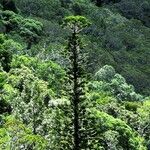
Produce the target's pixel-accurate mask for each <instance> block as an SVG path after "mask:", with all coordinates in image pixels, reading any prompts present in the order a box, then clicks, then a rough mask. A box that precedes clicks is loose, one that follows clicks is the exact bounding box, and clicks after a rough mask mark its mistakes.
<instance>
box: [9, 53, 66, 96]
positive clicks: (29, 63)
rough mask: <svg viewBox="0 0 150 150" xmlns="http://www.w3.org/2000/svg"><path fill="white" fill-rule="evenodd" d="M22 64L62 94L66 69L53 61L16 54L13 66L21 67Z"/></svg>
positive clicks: (57, 92)
mask: <svg viewBox="0 0 150 150" xmlns="http://www.w3.org/2000/svg"><path fill="white" fill-rule="evenodd" d="M22 65H24V66H26V67H28V68H30V69H31V70H32V71H33V72H34V74H36V76H37V77H39V78H40V79H42V80H44V81H47V82H48V86H49V87H50V88H51V89H53V90H54V91H55V93H56V94H58V95H60V94H61V92H62V90H63V89H62V88H63V87H62V84H63V83H64V79H65V71H64V70H63V69H62V68H61V67H60V66H59V65H58V64H56V63H54V62H52V61H42V60H40V59H37V58H34V57H28V56H23V55H22V56H15V57H14V58H13V60H12V63H11V67H12V68H20V67H21V66H22Z"/></svg>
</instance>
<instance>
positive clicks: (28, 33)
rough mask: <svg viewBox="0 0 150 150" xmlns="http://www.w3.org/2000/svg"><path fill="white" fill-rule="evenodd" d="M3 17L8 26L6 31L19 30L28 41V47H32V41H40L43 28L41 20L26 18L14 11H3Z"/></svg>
mask: <svg viewBox="0 0 150 150" xmlns="http://www.w3.org/2000/svg"><path fill="white" fill-rule="evenodd" d="M1 19H2V22H3V24H4V25H5V27H6V33H8V32H10V31H11V30H15V31H16V32H18V33H19V34H20V36H22V37H24V39H25V41H26V42H27V43H28V47H27V48H28V49H30V48H31V44H32V43H37V42H38V40H39V37H40V35H41V33H42V29H43V25H42V23H40V22H39V21H35V20H33V19H24V18H23V17H22V16H20V15H18V14H15V13H14V12H12V11H2V12H1Z"/></svg>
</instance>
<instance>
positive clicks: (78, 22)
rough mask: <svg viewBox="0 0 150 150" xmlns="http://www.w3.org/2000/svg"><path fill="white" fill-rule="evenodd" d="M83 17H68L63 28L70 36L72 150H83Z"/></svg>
mask: <svg viewBox="0 0 150 150" xmlns="http://www.w3.org/2000/svg"><path fill="white" fill-rule="evenodd" d="M89 24H90V23H89V22H88V20H87V19H86V18H85V17H83V16H69V17H66V18H65V19H64V24H63V25H64V26H66V27H68V28H69V29H70V31H71V35H70V37H69V38H68V46H67V48H66V50H67V58H68V61H69V66H68V70H67V72H68V78H69V79H68V80H69V82H68V83H69V98H70V102H71V111H72V113H71V114H72V125H73V142H74V144H73V149H74V150H80V149H83V148H84V149H85V141H84V142H83V139H86V138H85V134H84V131H83V129H84V127H83V126H84V114H85V110H86V109H85V70H84V65H85V62H86V54H85V53H84V49H83V44H82V42H81V39H80V36H79V33H80V32H81V31H82V30H83V29H84V28H85V27H87V26H88V25H89Z"/></svg>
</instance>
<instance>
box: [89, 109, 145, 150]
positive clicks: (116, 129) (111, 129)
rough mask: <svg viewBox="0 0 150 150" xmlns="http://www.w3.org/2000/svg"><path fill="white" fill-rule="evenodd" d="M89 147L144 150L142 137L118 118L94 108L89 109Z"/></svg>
mask: <svg viewBox="0 0 150 150" xmlns="http://www.w3.org/2000/svg"><path fill="white" fill-rule="evenodd" d="M89 120H91V121H89V122H88V127H89V130H88V131H89V132H88V135H89V139H91V140H89V146H90V147H89V148H90V149H110V148H114V149H133V150H144V149H145V150H146V147H144V146H143V139H142V138H141V137H140V136H139V135H138V134H137V133H136V132H134V131H133V130H132V129H131V128H130V127H129V126H128V125H127V124H125V123H124V122H123V121H121V120H120V119H115V118H113V117H111V116H109V115H108V114H106V113H104V112H100V111H98V110H96V109H91V110H90V115H89Z"/></svg>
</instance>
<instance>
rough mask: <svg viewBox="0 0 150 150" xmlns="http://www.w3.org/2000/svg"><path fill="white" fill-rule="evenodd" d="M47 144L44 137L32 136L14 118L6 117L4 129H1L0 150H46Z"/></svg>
mask: <svg viewBox="0 0 150 150" xmlns="http://www.w3.org/2000/svg"><path fill="white" fill-rule="evenodd" d="M46 144H47V141H46V140H45V139H44V138H43V137H41V136H39V135H34V134H32V132H31V130H30V129H29V128H27V127H26V126H25V125H24V124H22V122H20V121H18V120H16V119H15V118H14V116H8V117H6V118H5V123H4V124H3V127H2V128H0V149H5V150H10V149H15V150H20V149H33V150H44V149H45V148H46Z"/></svg>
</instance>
